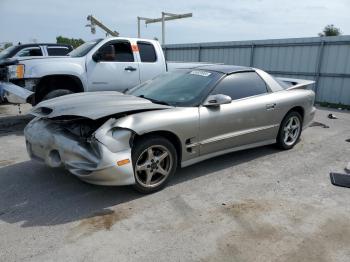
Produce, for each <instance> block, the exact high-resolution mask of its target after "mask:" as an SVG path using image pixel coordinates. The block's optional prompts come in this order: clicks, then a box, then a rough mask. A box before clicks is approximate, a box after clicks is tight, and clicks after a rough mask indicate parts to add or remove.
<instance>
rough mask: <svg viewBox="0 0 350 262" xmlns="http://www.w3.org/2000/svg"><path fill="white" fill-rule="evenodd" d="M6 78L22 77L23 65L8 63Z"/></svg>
mask: <svg viewBox="0 0 350 262" xmlns="http://www.w3.org/2000/svg"><path fill="white" fill-rule="evenodd" d="M8 78H9V79H20V78H24V65H22V64H18V65H10V66H8Z"/></svg>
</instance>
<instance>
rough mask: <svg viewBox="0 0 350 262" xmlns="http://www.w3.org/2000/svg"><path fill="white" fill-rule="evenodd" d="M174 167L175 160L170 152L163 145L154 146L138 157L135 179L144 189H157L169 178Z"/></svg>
mask: <svg viewBox="0 0 350 262" xmlns="http://www.w3.org/2000/svg"><path fill="white" fill-rule="evenodd" d="M172 166H173V158H172V155H171V153H170V152H169V150H168V149H167V148H166V147H164V146H162V145H153V146H150V147H148V148H147V149H145V150H144V151H143V152H142V153H141V154H140V156H139V157H138V159H137V161H136V165H135V178H136V180H137V182H138V183H140V184H141V185H142V186H144V187H148V188H152V187H157V186H158V185H160V184H161V183H162V182H163V181H164V180H166V178H167V177H168V176H169V174H170V172H171V169H172Z"/></svg>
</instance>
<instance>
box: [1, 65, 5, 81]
mask: <svg viewBox="0 0 350 262" xmlns="http://www.w3.org/2000/svg"><path fill="white" fill-rule="evenodd" d="M0 81H7V68H6V67H0Z"/></svg>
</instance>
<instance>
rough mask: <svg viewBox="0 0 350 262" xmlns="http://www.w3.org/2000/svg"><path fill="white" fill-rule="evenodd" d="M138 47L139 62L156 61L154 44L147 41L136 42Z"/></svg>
mask: <svg viewBox="0 0 350 262" xmlns="http://www.w3.org/2000/svg"><path fill="white" fill-rule="evenodd" d="M137 46H138V47H139V53H140V57H141V62H156V61H157V54H156V50H155V49H154V46H153V45H152V44H151V43H147V42H137Z"/></svg>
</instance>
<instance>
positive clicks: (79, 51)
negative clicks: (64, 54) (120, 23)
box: [69, 39, 102, 57]
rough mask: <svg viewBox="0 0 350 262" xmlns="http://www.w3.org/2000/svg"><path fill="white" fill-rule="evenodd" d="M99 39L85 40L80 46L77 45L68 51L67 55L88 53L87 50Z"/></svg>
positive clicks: (73, 55)
mask: <svg viewBox="0 0 350 262" xmlns="http://www.w3.org/2000/svg"><path fill="white" fill-rule="evenodd" d="M101 41H102V39H96V40H93V41H89V42H86V43H84V44H82V45H81V46H79V47H77V48H76V49H74V50H73V51H72V52H70V53H69V55H70V56H71V57H82V56H84V55H86V54H87V53H89V51H90V50H91V49H92V48H93V47H94V46H95V45H97V44H98V43H99V42H101Z"/></svg>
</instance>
